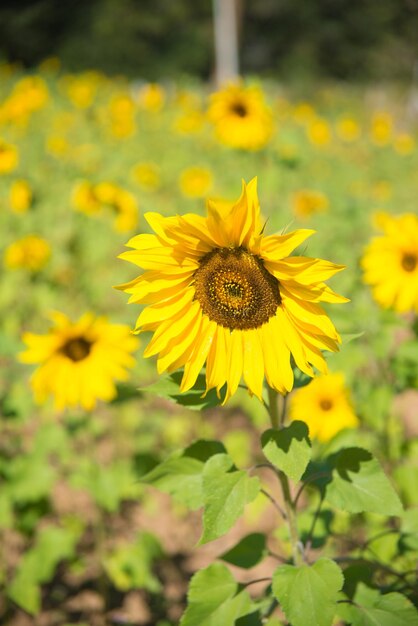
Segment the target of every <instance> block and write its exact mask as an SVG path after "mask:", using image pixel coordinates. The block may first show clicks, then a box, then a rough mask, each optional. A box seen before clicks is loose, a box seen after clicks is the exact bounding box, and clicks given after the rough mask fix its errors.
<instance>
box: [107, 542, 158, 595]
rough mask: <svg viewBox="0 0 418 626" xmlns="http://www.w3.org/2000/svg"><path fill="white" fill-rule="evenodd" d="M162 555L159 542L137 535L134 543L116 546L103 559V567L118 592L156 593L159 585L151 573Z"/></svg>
mask: <svg viewBox="0 0 418 626" xmlns="http://www.w3.org/2000/svg"><path fill="white" fill-rule="evenodd" d="M162 555H163V551H162V548H161V545H160V543H159V541H158V540H157V539H156V538H155V537H154V535H151V534H150V533H146V532H144V533H140V534H138V535H137V537H136V539H135V541H134V542H132V543H127V542H126V543H122V544H120V545H118V546H117V548H116V549H115V550H114V551H113V552H111V553H110V554H109V555H107V556H106V557H105V558H104V559H103V566H104V569H105V571H106V573H107V575H108V576H109V578H110V579H111V580H112V582H113V583H114V585H115V587H116V588H117V589H119V590H120V591H128V590H129V589H138V588H140V589H147V591H150V592H152V593H157V592H158V591H160V590H161V584H160V582H159V580H158V579H157V578H156V577H155V576H154V574H153V572H152V565H153V562H154V561H155V559H158V558H160V557H161V556H162Z"/></svg>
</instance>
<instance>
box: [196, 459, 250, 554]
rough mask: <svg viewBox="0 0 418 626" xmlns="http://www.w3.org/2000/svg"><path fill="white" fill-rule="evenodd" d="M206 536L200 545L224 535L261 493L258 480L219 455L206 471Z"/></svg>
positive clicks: (204, 514) (207, 464)
mask: <svg viewBox="0 0 418 626" xmlns="http://www.w3.org/2000/svg"><path fill="white" fill-rule="evenodd" d="M202 486H203V489H202V491H203V502H204V513H203V534H202V537H201V538H200V541H199V543H200V544H202V543H207V542H208V541H213V539H217V538H218V537H221V536H222V535H224V534H225V533H226V532H228V530H229V529H230V528H231V527H232V526H233V525H234V524H235V522H236V521H237V519H238V518H239V517H240V516H241V515H242V513H243V512H244V507H245V505H246V504H248V503H249V502H252V500H254V499H255V497H256V496H257V494H258V493H259V491H260V481H259V479H258V477H257V476H254V477H250V476H249V475H248V474H247V472H245V471H244V470H237V469H236V468H235V466H234V464H233V461H232V459H231V458H230V457H229V456H228V455H227V454H216V455H215V456H212V457H211V458H210V459H209V460H208V461H207V462H206V464H205V468H204V470H203V483H202Z"/></svg>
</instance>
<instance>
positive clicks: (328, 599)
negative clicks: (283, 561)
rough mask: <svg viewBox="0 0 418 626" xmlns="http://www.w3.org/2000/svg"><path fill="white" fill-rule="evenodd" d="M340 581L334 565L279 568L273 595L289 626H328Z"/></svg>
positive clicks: (321, 561)
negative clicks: (289, 623) (290, 624)
mask: <svg viewBox="0 0 418 626" xmlns="http://www.w3.org/2000/svg"><path fill="white" fill-rule="evenodd" d="M343 582H344V577H343V574H342V571H341V569H340V568H339V567H338V565H337V564H336V563H335V562H334V561H331V560H330V559H326V558H321V559H319V560H318V561H317V562H316V563H314V564H313V565H312V566H310V565H301V566H299V567H295V566H294V565H281V566H280V567H278V568H277V570H276V571H275V572H274V574H273V593H274V595H275V597H276V598H277V599H278V601H279V602H280V604H281V606H282V608H283V611H284V612H285V614H286V617H287V618H288V620H289V622H291V623H292V625H293V626H331V624H332V622H333V619H334V616H335V614H336V611H337V599H338V592H339V591H340V589H341V588H342V586H343Z"/></svg>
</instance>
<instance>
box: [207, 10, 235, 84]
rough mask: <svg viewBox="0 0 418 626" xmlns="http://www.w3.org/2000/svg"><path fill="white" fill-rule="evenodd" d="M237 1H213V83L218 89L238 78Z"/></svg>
mask: <svg viewBox="0 0 418 626" xmlns="http://www.w3.org/2000/svg"><path fill="white" fill-rule="evenodd" d="M237 18H238V15H237V0H213V24H214V32H215V81H216V85H217V86H218V87H219V86H221V85H222V84H223V83H225V82H226V81H228V80H234V79H236V78H237V77H238V76H239V59H238V19H237Z"/></svg>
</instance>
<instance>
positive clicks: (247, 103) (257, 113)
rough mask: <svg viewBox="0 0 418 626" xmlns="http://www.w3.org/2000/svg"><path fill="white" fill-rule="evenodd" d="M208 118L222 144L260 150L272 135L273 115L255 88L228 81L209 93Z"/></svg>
mask: <svg viewBox="0 0 418 626" xmlns="http://www.w3.org/2000/svg"><path fill="white" fill-rule="evenodd" d="M208 118H209V120H210V121H211V122H212V123H213V124H214V126H215V133H216V136H217V138H218V139H219V141H220V142H221V143H223V144H224V145H226V146H230V147H231V148H241V149H243V150H260V149H261V148H263V147H264V146H265V145H266V144H267V143H268V142H269V141H270V139H271V136H272V134H273V117H272V114H271V110H270V108H269V107H268V106H267V105H266V103H265V101H264V95H263V92H262V91H261V90H260V89H259V88H258V87H243V86H241V85H236V84H231V85H228V86H227V87H225V88H224V89H222V90H221V91H218V92H216V93H214V94H212V96H211V102H210V106H209V110H208Z"/></svg>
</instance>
